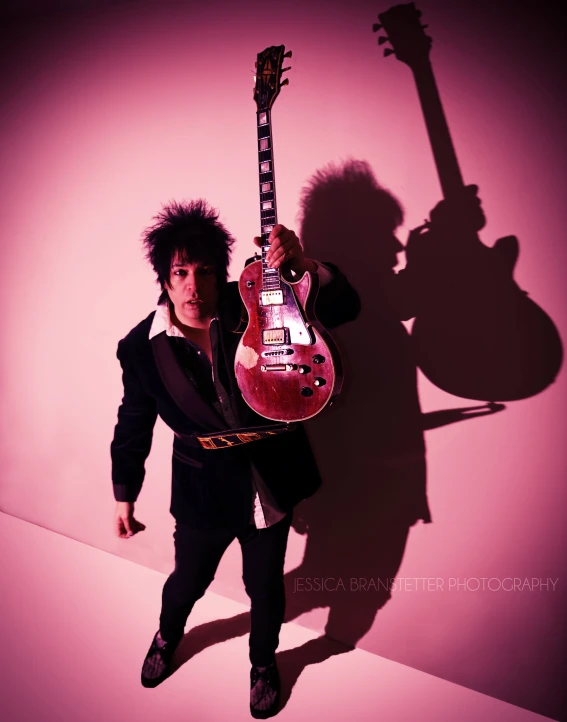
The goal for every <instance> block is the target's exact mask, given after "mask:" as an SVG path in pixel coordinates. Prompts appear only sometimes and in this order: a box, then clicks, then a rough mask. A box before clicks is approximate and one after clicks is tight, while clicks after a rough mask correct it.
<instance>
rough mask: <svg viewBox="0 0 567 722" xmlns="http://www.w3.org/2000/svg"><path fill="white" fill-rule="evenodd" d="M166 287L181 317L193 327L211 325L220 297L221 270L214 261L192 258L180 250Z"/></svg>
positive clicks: (187, 324) (172, 264)
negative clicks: (181, 254) (219, 281)
mask: <svg viewBox="0 0 567 722" xmlns="http://www.w3.org/2000/svg"><path fill="white" fill-rule="evenodd" d="M166 290H167V292H168V294H169V298H170V300H171V302H172V303H173V306H174V309H175V316H176V317H177V320H178V321H180V322H181V323H182V324H184V325H185V326H192V327H193V328H208V327H209V322H210V320H211V318H212V317H213V316H214V314H215V312H216V308H217V301H218V283H217V274H216V269H215V267H214V266H213V264H212V263H208V262H205V261H196V262H190V261H189V259H188V258H186V257H185V258H184V257H182V256H180V255H179V253H176V254H175V255H174V257H173V260H172V262H171V271H170V275H169V288H166Z"/></svg>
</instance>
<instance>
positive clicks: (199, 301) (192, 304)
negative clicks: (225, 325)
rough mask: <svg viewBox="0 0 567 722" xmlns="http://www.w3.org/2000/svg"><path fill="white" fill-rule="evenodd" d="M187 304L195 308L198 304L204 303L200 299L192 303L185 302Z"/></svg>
mask: <svg viewBox="0 0 567 722" xmlns="http://www.w3.org/2000/svg"><path fill="white" fill-rule="evenodd" d="M185 303H188V304H189V305H191V306H195V305H197V304H198V303H203V302H202V301H201V299H200V298H195V299H193V300H192V301H185Z"/></svg>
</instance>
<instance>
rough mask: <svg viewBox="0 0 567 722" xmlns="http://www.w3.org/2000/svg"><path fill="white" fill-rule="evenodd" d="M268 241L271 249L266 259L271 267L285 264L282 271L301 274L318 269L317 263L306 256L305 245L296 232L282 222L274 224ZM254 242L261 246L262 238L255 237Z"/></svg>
mask: <svg viewBox="0 0 567 722" xmlns="http://www.w3.org/2000/svg"><path fill="white" fill-rule="evenodd" d="M268 241H269V243H270V249H269V251H268V253H267V255H266V260H267V261H268V266H269V267H270V268H279V267H280V266H283V268H282V271H293V272H294V273H297V275H299V276H302V275H303V274H304V273H305V271H311V272H312V273H315V272H316V271H317V263H316V262H315V261H313V260H311V259H310V258H306V257H305V254H304V253H303V246H302V245H301V243H300V241H299V238H298V237H297V236H296V235H295V232H294V231H290V230H289V229H288V228H286V227H285V226H282V225H281V223H278V225H277V226H274V228H273V229H272V232H271V233H270V236H269V238H268ZM254 243H255V244H256V245H257V246H261V245H262V239H261V238H259V237H258V236H257V237H256V238H254Z"/></svg>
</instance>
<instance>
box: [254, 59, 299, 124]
mask: <svg viewBox="0 0 567 722" xmlns="http://www.w3.org/2000/svg"><path fill="white" fill-rule="evenodd" d="M284 51H285V45H272V46H271V47H269V48H266V49H265V50H264V51H262V52H261V53H258V60H257V61H256V74H255V75H254V100H255V101H256V107H257V108H258V112H260V111H263V110H269V109H270V108H271V107H272V105H273V104H274V102H275V100H276V98H277V97H278V95H279V92H280V88H281V87H282V85H287V84H288V83H289V80H287V78H286V79H285V80H283V81H282V80H281V77H282V73H285V71H286V70H289V68H282V65H283V59H284V58H291V50H290V51H289V52H287V53H286V52H284ZM280 81H281V82H280Z"/></svg>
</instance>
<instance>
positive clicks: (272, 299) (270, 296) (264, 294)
mask: <svg viewBox="0 0 567 722" xmlns="http://www.w3.org/2000/svg"><path fill="white" fill-rule="evenodd" d="M260 303H261V304H262V306H281V305H282V304H283V291H282V290H281V289H280V290H279V291H260Z"/></svg>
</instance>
